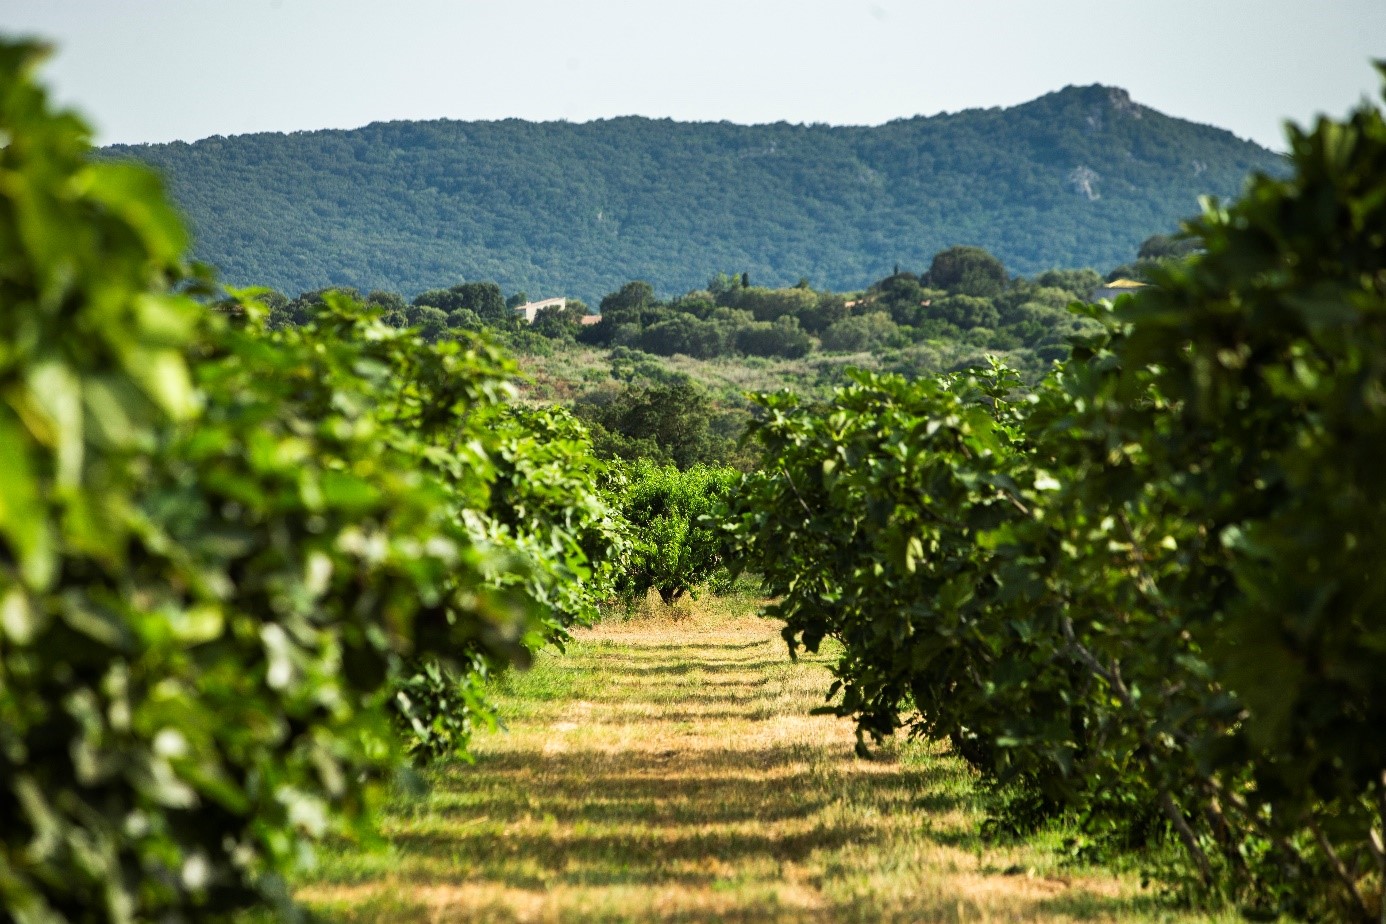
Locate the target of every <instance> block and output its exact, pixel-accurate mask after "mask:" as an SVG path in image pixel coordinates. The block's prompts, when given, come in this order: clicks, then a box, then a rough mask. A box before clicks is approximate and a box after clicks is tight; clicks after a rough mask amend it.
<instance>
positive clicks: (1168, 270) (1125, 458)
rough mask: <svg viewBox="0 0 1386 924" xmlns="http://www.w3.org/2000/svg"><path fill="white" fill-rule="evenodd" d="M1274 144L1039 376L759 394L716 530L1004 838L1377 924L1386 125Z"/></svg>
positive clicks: (876, 713)
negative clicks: (975, 792) (1044, 824)
mask: <svg viewBox="0 0 1386 924" xmlns="http://www.w3.org/2000/svg"><path fill="white" fill-rule="evenodd" d="M1291 145H1292V149H1293V161H1294V166H1295V174H1294V176H1293V177H1292V178H1290V179H1288V180H1277V179H1273V178H1266V177H1263V178H1260V179H1258V180H1257V181H1256V182H1255V183H1254V184H1253V186H1252V187H1251V188H1250V190H1249V192H1248V193H1247V195H1246V196H1245V197H1244V198H1243V199H1242V200H1241V201H1240V202H1238V203H1236V204H1235V205H1232V206H1230V207H1226V208H1224V207H1220V206H1217V205H1216V204H1211V205H1209V207H1208V208H1207V209H1206V210H1205V213H1204V215H1203V217H1202V218H1200V219H1199V220H1197V221H1196V222H1193V223H1192V224H1190V225H1189V227H1188V234H1189V239H1190V240H1192V241H1194V242H1195V244H1196V247H1197V250H1199V251H1201V253H1199V254H1198V255H1195V256H1194V257H1192V258H1191V259H1189V260H1187V261H1175V262H1170V263H1167V264H1165V265H1163V266H1161V267H1160V268H1159V269H1158V271H1157V272H1156V273H1155V274H1154V278H1155V279H1156V281H1157V285H1156V286H1155V287H1153V288H1152V289H1150V290H1147V291H1144V292H1142V293H1140V294H1139V295H1136V296H1134V297H1132V298H1129V299H1123V300H1122V301H1121V302H1119V303H1118V306H1117V308H1116V309H1115V311H1114V312H1112V313H1108V312H1107V311H1105V310H1104V309H1100V308H1090V309H1087V310H1088V312H1089V314H1090V315H1091V317H1092V319H1093V320H1094V321H1096V322H1098V323H1100V324H1101V325H1102V330H1101V331H1099V332H1097V333H1093V334H1091V335H1089V336H1087V337H1085V338H1082V339H1080V341H1079V342H1078V343H1077V344H1076V346H1075V348H1074V350H1073V353H1072V356H1071V358H1070V359H1069V360H1068V361H1067V362H1066V363H1064V365H1063V366H1062V367H1061V368H1060V369H1058V370H1057V371H1056V372H1055V374H1054V375H1053V376H1051V377H1050V378H1048V379H1047V380H1046V381H1044V382H1043V383H1041V385H1040V387H1039V388H1038V389H1037V390H1036V391H1034V392H1033V393H1032V394H1028V395H1026V394H1024V393H1023V392H1022V391H1021V390H1020V388H1019V380H1018V379H1016V378H1015V377H1014V376H1013V375H1012V374H1010V373H1007V372H1005V371H1004V370H1001V369H998V368H996V367H993V368H992V369H990V370H985V371H973V372H969V373H965V374H960V375H952V376H945V377H941V378H938V379H934V380H928V379H925V380H919V381H916V382H913V383H910V382H906V381H904V380H902V379H898V378H891V377H871V376H865V375H861V376H858V377H857V378H856V380H855V381H854V382H853V383H852V384H850V385H848V386H846V387H844V388H842V389H840V390H839V391H838V393H837V394H836V395H834V397H833V400H832V401H831V402H830V403H829V404H828V405H826V406H811V405H802V404H800V403H798V402H796V401H795V400H794V399H792V398H790V397H788V396H778V397H771V398H766V399H764V402H763V403H764V406H765V414H764V417H763V419H762V420H761V421H760V422H758V423H757V425H756V429H755V433H756V437H757V439H758V440H759V442H760V443H761V445H762V446H763V447H764V459H765V464H764V466H763V469H762V471H761V473H759V474H758V475H757V476H755V477H753V478H751V479H749V480H748V482H747V484H746V485H745V487H744V488H743V490H742V492H741V493H742V498H743V500H742V502H741V506H740V514H739V532H740V536H741V540H740V541H741V543H742V549H743V556H744V557H743V564H744V565H746V566H748V567H750V568H752V569H755V570H760V571H762V572H763V573H764V575H765V578H766V582H767V585H768V589H769V590H770V592H771V593H772V594H775V595H777V596H778V597H779V598H780V602H778V603H777V604H775V606H774V607H772V612H774V613H775V614H776V615H778V616H779V617H780V618H782V619H783V620H784V621H785V630H784V631H785V638H786V640H787V641H788V642H789V643H790V646H791V649H793V648H794V647H797V646H800V645H802V646H804V647H807V648H809V649H810V650H816V649H817V647H818V645H819V644H820V643H821V642H822V640H823V639H824V638H827V637H833V638H836V639H838V640H839V641H840V642H841V643H842V645H843V654H842V656H841V658H840V659H839V661H838V663H837V665H836V668H835V670H836V673H837V677H838V679H837V682H836V683H835V684H834V686H833V690H832V691H831V693H830V698H831V697H832V696H833V695H834V694H836V693H837V692H838V691H841V694H842V695H841V699H840V700H837V701H836V702H835V703H834V704H833V705H832V706H831V709H832V710H833V711H836V712H838V713H839V714H843V715H853V716H855V717H856V718H857V720H858V723H859V726H860V728H861V730H862V733H863V734H870V735H874V736H881V735H884V734H888V733H889V732H891V731H892V730H894V729H895V728H897V727H900V726H902V725H909V726H913V727H914V728H915V729H916V730H918V731H920V732H922V733H926V734H930V735H937V736H946V737H948V738H950V739H951V740H952V741H953V742H954V744H955V746H956V747H957V749H958V751H959V752H960V753H961V754H962V755H963V756H965V757H966V758H967V759H968V760H969V761H971V762H972V763H973V764H974V765H975V766H977V767H978V768H979V769H980V770H982V772H983V773H984V774H985V775H986V776H987V777H988V778H989V779H991V780H992V781H994V782H995V783H997V784H1004V785H1008V786H1010V787H1012V788H1011V790H1010V792H1011V793H1012V795H1011V796H1009V797H1008V798H1007V808H1006V813H1005V816H1004V817H1003V818H1001V819H998V823H999V825H1000V826H1002V827H1024V826H1029V825H1033V824H1035V823H1036V822H1037V821H1040V820H1042V819H1043V818H1044V817H1046V816H1047V815H1049V814H1052V813H1053V812H1056V811H1073V812H1076V813H1078V815H1079V816H1080V817H1081V819H1082V820H1083V824H1084V826H1085V830H1086V832H1087V835H1088V836H1089V837H1090V838H1091V839H1092V841H1091V844H1090V846H1099V847H1100V846H1101V845H1104V844H1106V845H1111V844H1116V845H1118V846H1122V847H1132V846H1140V845H1144V844H1147V843H1149V842H1150V841H1152V840H1160V839H1165V838H1168V839H1171V840H1173V841H1174V842H1176V843H1177V844H1178V845H1179V846H1180V848H1181V849H1182V851H1183V853H1184V856H1185V857H1186V860H1187V866H1186V868H1185V870H1184V871H1183V872H1176V873H1175V876H1176V878H1182V879H1183V881H1184V884H1185V885H1186V886H1187V887H1188V888H1189V890H1190V891H1191V892H1192V893H1194V894H1199V893H1203V894H1206V893H1207V892H1210V891H1211V892H1215V893H1220V894H1223V895H1226V896H1228V897H1232V898H1235V899H1236V900H1238V901H1239V902H1241V903H1242V904H1243V906H1244V907H1245V908H1246V909H1247V910H1248V912H1250V913H1253V914H1257V915H1270V916H1274V915H1279V914H1289V915H1293V916H1296V917H1311V918H1329V919H1353V920H1361V921H1368V920H1376V919H1377V917H1378V916H1379V914H1380V911H1381V907H1382V902H1383V898H1382V888H1383V883H1386V854H1383V850H1382V847H1381V844H1382V836H1383V829H1384V828H1386V777H1383V770H1384V769H1386V750H1383V747H1382V746H1381V740H1380V735H1379V734H1378V733H1377V730H1378V729H1379V728H1381V727H1382V726H1383V724H1386V713H1383V712H1382V703H1383V702H1386V690H1383V689H1382V687H1381V683H1382V681H1381V678H1382V676H1383V674H1382V672H1381V670H1380V667H1381V659H1382V655H1383V653H1384V652H1386V639H1383V637H1382V633H1381V625H1382V611H1383V607H1384V606H1386V600H1383V597H1382V594H1381V582H1380V580H1379V574H1378V571H1379V563H1380V561H1381V559H1382V556H1383V555H1386V534H1383V532H1382V527H1381V524H1382V523H1383V522H1386V516H1384V515H1386V494H1383V492H1382V490H1381V485H1380V479H1379V478H1378V477H1376V474H1375V470H1374V467H1373V464H1374V460H1375V459H1376V458H1377V457H1378V456H1379V455H1380V453H1381V452H1382V451H1383V450H1386V402H1383V401H1381V400H1378V398H1379V396H1380V395H1381V394H1386V327H1383V320H1382V319H1383V318H1386V262H1384V261H1383V255H1384V254H1386V247H1384V246H1383V245H1386V185H1383V182H1384V181H1383V178H1386V121H1383V118H1382V114H1381V112H1380V110H1378V109H1374V108H1370V107H1367V108H1363V109H1362V110H1360V111H1358V112H1357V113H1355V114H1354V115H1353V116H1352V117H1351V119H1350V120H1349V121H1348V122H1346V123H1334V122H1328V121H1322V122H1320V123H1319V125H1318V126H1317V127H1316V128H1315V130H1314V131H1313V132H1310V133H1301V132H1293V133H1292V135H1291ZM1046 281H1049V282H1055V281H1058V280H1056V279H1052V278H1051V279H1049V280H1046ZM1031 295H1032V296H1038V293H1031ZM1027 304H1034V305H1037V306H1039V307H1041V308H1043V306H1040V305H1039V303H1038V302H1032V303H1027ZM1044 310H1048V309H1044ZM1080 846H1081V845H1080ZM1166 872H1169V871H1166Z"/></svg>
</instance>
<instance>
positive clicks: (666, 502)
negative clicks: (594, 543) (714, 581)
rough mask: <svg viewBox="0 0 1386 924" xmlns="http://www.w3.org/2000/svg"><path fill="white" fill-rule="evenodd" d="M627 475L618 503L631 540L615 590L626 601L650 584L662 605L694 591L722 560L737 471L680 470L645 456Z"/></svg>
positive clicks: (640, 594)
mask: <svg viewBox="0 0 1386 924" xmlns="http://www.w3.org/2000/svg"><path fill="white" fill-rule="evenodd" d="M626 478H627V481H626V484H625V485H624V487H623V490H622V491H621V494H620V500H619V505H620V509H621V514H622V516H623V517H624V518H625V520H626V522H627V523H629V524H630V527H631V533H632V536H633V538H634V542H633V543H632V547H631V550H630V553H629V555H628V557H627V560H626V563H625V567H624V569H623V570H622V573H621V575H620V577H619V581H618V584H617V590H618V592H619V593H621V595H622V596H624V597H625V598H626V600H627V601H628V602H630V601H633V600H635V599H638V598H640V597H643V596H644V595H645V593H646V592H647V591H649V590H650V589H651V588H653V589H654V590H656V591H658V592H659V597H660V599H661V600H663V601H664V603H665V605H666V606H667V605H670V604H672V603H674V602H675V601H677V600H678V599H679V598H680V597H682V596H683V595H684V594H688V593H692V592H694V591H695V590H696V588H697V587H698V585H700V584H702V583H703V582H705V581H707V580H708V579H709V578H711V577H712V575H713V574H714V573H715V572H716V571H717V570H718V569H719V568H721V567H722V565H723V563H724V561H725V560H726V554H727V549H728V542H727V539H726V538H725V535H726V534H725V533H724V531H723V530H722V528H721V525H722V522H723V521H724V520H725V519H726V507H727V501H728V499H729V498H730V497H731V495H732V493H733V491H734V489H735V486H736V484H737V483H738V482H739V481H740V480H741V475H740V473H739V472H737V471H736V470H735V469H731V468H718V467H711V466H703V465H696V466H693V467H692V468H690V469H688V470H686V471H680V470H679V469H677V468H674V467H672V466H661V465H657V464H655V463H653V462H650V461H648V460H645V461H641V462H638V463H636V464H635V465H634V466H632V467H631V468H630V469H629V470H628V471H627V473H626Z"/></svg>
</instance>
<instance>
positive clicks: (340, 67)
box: [0, 0, 1386, 150]
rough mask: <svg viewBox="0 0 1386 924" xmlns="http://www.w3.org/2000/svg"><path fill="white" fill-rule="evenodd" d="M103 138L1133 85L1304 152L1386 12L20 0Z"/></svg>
mask: <svg viewBox="0 0 1386 924" xmlns="http://www.w3.org/2000/svg"><path fill="white" fill-rule="evenodd" d="M0 32H2V33H4V34H6V35H16V34H28V35H36V36H40V37H42V38H44V39H46V40H48V41H51V42H52V43H53V44H54V45H55V46H56V49H57V50H56V54H55V56H54V58H53V59H52V60H51V61H50V62H49V64H48V65H47V66H46V67H45V69H44V71H43V75H44V79H45V81H46V82H47V83H48V85H49V86H50V87H51V88H52V89H53V92H54V95H55V96H56V98H57V99H58V100H59V101H61V102H63V103H65V104H68V105H71V106H73V107H74V108H76V109H78V110H79V111H80V112H82V113H83V114H84V115H85V116H86V117H87V119H88V120H89V121H90V122H92V123H93V124H94V125H95V127H96V129H97V141H98V142H99V143H102V144H108V143H115V142H127V143H134V142H162V141H172V140H180V139H181V140H185V141H192V140H196V139H198V138H204V137H207V136H210V135H235V134H243V133H247V132H259V131H299V130H310V129H317V128H355V127H358V126H361V125H365V124H368V123H370V122H376V121H389V120H396V119H436V118H451V119H503V118H521V119H535V120H541V119H542V120H547V119H567V120H570V121H587V120H590V119H597V118H608V117H613V116H620V115H644V116H652V117H659V118H663V117H668V118H673V119H678V120H680V121H720V120H728V121H732V122H740V123H759V122H777V121H788V122H808V123H812V122H826V123H830V124H839V125H840V124H852V125H874V124H879V123H882V122H887V121H890V120H892V119H899V118H908V117H910V116H915V115H933V114H935V113H938V112H956V111H958V110H962V109H973V108H987V107H992V106H1012V105H1016V104H1019V103H1022V102H1026V101H1028V100H1031V99H1034V98H1035V97H1037V96H1041V95H1043V94H1045V93H1048V92H1051V91H1053V90H1057V89H1060V88H1062V87H1064V86H1067V85H1070V84H1091V83H1101V84H1107V85H1109V86H1120V87H1123V88H1125V89H1126V90H1128V91H1129V92H1130V93H1131V96H1132V98H1133V99H1135V100H1136V101H1137V102H1139V103H1143V104H1145V105H1147V106H1151V107H1153V108H1155V109H1158V110H1160V111H1162V112H1165V113H1167V114H1169V115H1174V116H1179V117H1181V118H1186V119H1191V120H1193V121H1196V122H1204V123H1209V124H1213V125H1217V126H1219V127H1222V128H1226V129H1229V130H1231V131H1232V132H1234V133H1236V134H1237V135H1238V136H1240V137H1243V138H1250V139H1252V140H1254V141H1257V142H1260V143H1261V144H1263V145H1265V146H1267V147H1270V148H1273V149H1276V150H1283V149H1284V147H1285V145H1284V131H1283V128H1282V125H1283V123H1284V121H1285V120H1287V119H1288V120H1291V121H1294V122H1297V123H1300V124H1306V123H1308V122H1309V121H1311V120H1312V119H1313V118H1314V117H1315V116H1316V115H1317V114H1319V113H1327V114H1329V115H1333V116H1341V115H1342V114H1343V113H1345V112H1347V111H1348V110H1349V109H1351V108H1352V107H1353V106H1354V105H1355V104H1356V103H1357V102H1359V101H1360V100H1361V99H1362V98H1363V97H1371V98H1373V99H1377V100H1379V99H1380V84H1381V81H1380V79H1379V77H1378V75H1377V73H1376V71H1375V70H1374V69H1373V68H1372V66H1371V61H1372V60H1373V59H1382V58H1386V0H1312V2H1310V0H1162V2H1159V3H1153V2H1150V0H1140V2H1135V0H951V2H946V3H945V2H937V0H639V2H637V0H0Z"/></svg>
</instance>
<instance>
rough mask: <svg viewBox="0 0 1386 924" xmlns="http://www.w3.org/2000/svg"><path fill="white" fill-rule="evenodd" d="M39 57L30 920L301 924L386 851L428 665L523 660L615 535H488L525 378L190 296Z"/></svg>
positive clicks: (12, 58)
mask: <svg viewBox="0 0 1386 924" xmlns="http://www.w3.org/2000/svg"><path fill="white" fill-rule="evenodd" d="M37 57H38V53H37V51H36V49H35V48H33V47H32V46H24V45H18V46H16V45H0V134H3V136H4V137H5V139H6V143H5V145H4V146H3V147H0V178H3V182H0V248H3V251H4V253H5V254H6V255H7V257H6V259H5V260H4V261H0V304H3V310H0V393H2V394H3V395H4V397H5V400H4V401H3V402H0V460H2V461H0V464H3V468H4V471H3V477H0V633H2V634H0V768H2V770H0V817H3V818H5V823H4V825H3V826H0V840H2V841H3V849H0V896H3V901H4V907H5V909H6V914H7V915H8V916H11V917H13V918H15V919H17V920H20V921H39V920H53V919H55V918H57V919H63V918H73V919H78V918H80V919H82V920H131V919H136V918H139V919H147V918H164V917H168V918H177V917H203V916H216V915H220V914H222V913H223V912H225V911H227V910H229V909H232V908H235V907H237V906H241V905H244V904H247V903H251V902H254V901H257V900H260V899H263V898H266V897H269V898H277V899H278V900H279V901H281V902H287V893H286V890H285V889H284V885H283V878H282V876H283V874H284V873H286V872H287V871H289V870H290V869H291V868H293V867H294V866H295V865H297V864H298V863H300V862H302V861H303V860H304V858H305V857H306V856H307V855H308V854H309V852H310V844H311V841H312V840H313V839H314V838H316V837H319V836H321V835H323V834H324V833H327V832H329V831H339V832H342V833H348V834H355V835H358V836H368V835H370V833H371V808H372V806H373V804H374V803H375V802H376V801H377V797H378V792H379V783H380V781H381V780H382V779H384V778H385V777H386V776H387V775H388V774H389V773H391V772H392V771H393V770H394V769H395V768H396V767H397V761H398V756H399V741H398V738H397V736H396V735H395V733H394V729H393V728H392V726H391V718H390V715H389V712H388V710H387V709H386V708H385V707H386V703H387V701H388V700H389V698H390V697H391V695H392V694H393V693H394V692H395V690H396V686H395V680H396V678H399V677H400V676H401V670H402V667H403V665H404V664H405V663H406V659H411V658H425V659H427V658H433V659H437V660H438V661H439V663H446V662H447V661H448V659H450V658H455V659H457V663H459V664H461V665H462V666H464V667H465V666H466V665H467V664H468V662H469V659H472V658H475V657H479V658H483V659H485V661H486V663H488V664H499V663H506V662H507V661H509V660H513V659H521V658H523V656H524V655H525V653H526V647H525V644H524V643H525V641H526V640H527V638H531V637H534V636H535V635H536V634H542V633H544V632H547V631H549V629H548V628H547V627H548V626H549V625H550V623H551V620H553V619H554V618H555V617H554V616H553V615H548V616H545V615H544V613H545V609H544V607H543V606H541V604H549V603H552V602H553V601H554V600H555V599H557V597H558V595H557V594H556V593H554V592H553V591H552V588H553V585H554V583H555V582H556V580H558V579H559V576H560V575H561V577H562V579H569V578H571V579H575V580H581V579H583V578H584V577H586V576H587V575H585V574H584V573H582V567H581V566H580V565H579V562H578V556H579V552H578V551H577V549H578V548H579V547H580V546H582V544H583V543H584V542H586V541H587V539H586V538H584V536H586V533H585V532H584V528H583V527H582V525H581V524H583V523H586V522H587V521H586V520H585V519H584V517H585V514H576V515H575V519H573V520H563V519H562V518H560V517H558V516H556V515H546V518H545V519H542V520H541V522H543V523H544V524H545V526H544V527H542V528H536V529H532V530H530V531H529V532H528V533H527V534H526V536H525V537H522V538H521V537H518V536H516V535H513V534H508V533H507V532H506V530H505V528H504V526H503V524H498V523H496V522H495V517H488V514H489V511H490V505H491V504H492V503H493V502H498V501H497V496H496V495H495V494H493V489H492V487H491V486H493V485H494V484H495V482H496V479H497V477H498V473H500V472H503V471H519V470H521V469H522V468H523V466H522V465H521V464H519V463H518V462H516V461H515V460H513V459H509V458H507V457H505V454H504V451H505V448H506V447H516V446H518V445H519V444H518V442H517V441H516V440H514V439H512V438H510V437H509V436H507V435H506V434H505V433H504V431H503V430H500V429H497V428H495V427H493V426H491V425H490V422H489V420H490V418H491V417H494V415H495V414H497V413H499V411H498V410H492V409H495V408H497V406H498V405H500V404H501V403H503V402H506V401H508V400H509V399H510V398H511V397H512V396H513V388H512V386H511V385H510V376H511V375H512V373H513V367H512V366H511V365H510V364H509V363H508V362H506V361H504V360H503V359H502V358H501V357H500V355H499V354H498V353H497V352H496V351H495V350H494V349H492V348H490V347H488V346H486V345H484V344H482V343H480V342H474V341H470V340H468V341H456V340H449V341H447V342H444V343H440V344H437V345H432V346H430V345H428V344H426V343H424V342H422V341H421V340H420V339H419V338H418V336H417V335H416V334H414V333H412V332H404V331H399V330H397V329H395V328H392V327H389V326H387V325H385V324H384V323H382V322H381V321H380V320H378V319H377V318H376V316H375V314H374V313H373V312H371V311H369V310H363V309H362V308H360V307H359V306H357V305H356V304H355V303H354V302H353V301H352V300H351V299H349V298H348V297H346V296H344V295H342V294H340V293H323V294H321V297H320V298H318V299H316V300H315V305H314V307H313V308H312V313H311V314H310V315H308V316H307V317H305V318H304V322H305V323H303V324H302V325H301V326H293V325H290V326H285V327H283V328H281V329H279V330H274V331H271V330H266V329H265V327H264V318H265V315H266V314H267V312H266V310H265V307H264V306H262V305H260V304H258V303H256V302H255V301H253V300H251V299H247V298H245V297H244V296H241V297H235V298H233V299H232V300H231V301H230V302H223V303H222V304H221V311H220V312H219V313H214V312H211V311H209V310H207V309H206V308H204V307H202V306H201V305H199V304H198V303H197V302H195V301H194V300H192V299H191V298H190V297H188V296H187V295H181V294H178V292H176V291H174V290H173V289H171V288H170V284H171V283H172V282H173V281H175V280H180V279H183V278H185V270H184V268H183V267H182V266H181V264H180V262H179V261H180V254H181V253H182V251H183V248H184V246H185V244H186V237H185V235H184V233H183V230H182V228H181V226H180V224H179V222H178V220H177V218H176V216H175V215H174V213H173V212H172V210H171V209H170V208H169V207H168V205H167V204H166V202H165V200H164V198H163V194H162V192H161V190H160V188H159V185H158V183H157V181H156V180H155V179H154V178H153V177H152V176H151V175H149V174H148V173H146V172H144V171H142V170H140V169H137V168H134V167H131V166H126V165H111V164H103V165H98V164H92V163H90V162H89V161H88V160H87V155H88V151H89V148H88V146H87V132H86V129H85V128H84V127H83V126H82V125H81V124H80V122H78V121H77V120H76V119H74V118H73V117H71V116H67V115H54V114H52V113H50V111H49V110H48V107H47V103H46V100H45V98H44V95H43V94H42V92H41V91H40V90H38V89H37V88H36V87H35V86H34V84H33V83H32V81H31V80H30V79H29V76H28V75H29V71H30V69H31V68H32V66H33V64H34V62H35V60H36V59H37ZM194 285H195V281H194ZM526 464H529V463H526ZM533 464H534V465H538V466H542V465H543V464H544V463H542V462H536V463H533ZM566 487H567V486H565V488H564V489H566ZM545 490H549V489H548V488H545V489H535V488H533V486H527V487H525V488H524V489H522V490H521V491H519V492H511V494H512V495H514V494H517V493H525V494H527V496H531V497H536V496H542V495H543V491H545ZM553 490H554V491H556V490H558V489H557V488H554V489H553ZM488 524H490V525H488ZM574 524H577V525H576V526H575V525H574ZM560 533H561V535H560ZM567 537H571V542H565V538H567ZM540 550H542V554H540Z"/></svg>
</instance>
